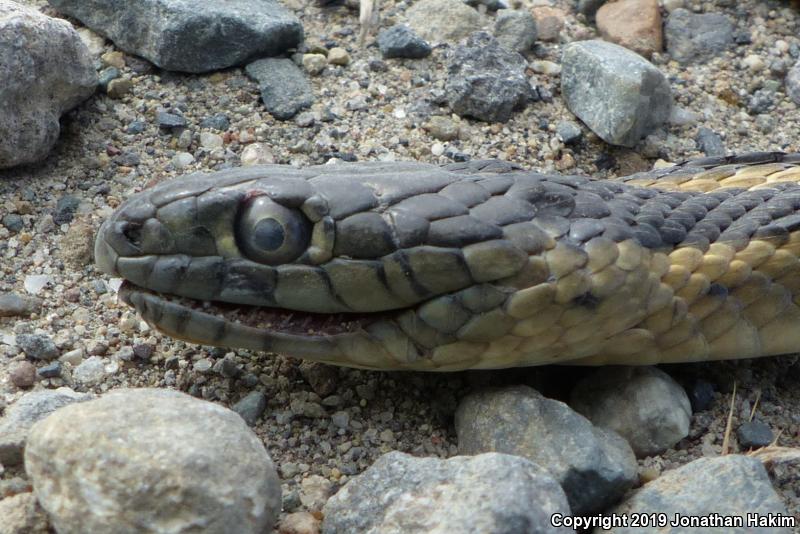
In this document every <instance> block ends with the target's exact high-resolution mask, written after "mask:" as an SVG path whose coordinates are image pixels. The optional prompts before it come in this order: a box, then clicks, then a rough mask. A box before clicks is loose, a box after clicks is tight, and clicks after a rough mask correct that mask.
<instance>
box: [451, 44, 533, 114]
mask: <svg viewBox="0 0 800 534" xmlns="http://www.w3.org/2000/svg"><path fill="white" fill-rule="evenodd" d="M527 65H528V63H527V61H525V58H524V57H522V56H521V55H520V54H518V53H517V52H512V51H511V50H508V49H506V48H503V47H502V46H500V43H498V42H497V40H496V39H495V38H494V37H492V36H491V35H489V34H488V33H486V32H476V33H474V34H472V35H471V36H470V37H469V39H467V42H466V44H464V45H459V46H457V47H455V49H454V50H453V52H452V54H451V55H450V58H449V64H448V67H447V71H448V72H447V82H446V83H445V96H446V98H447V103H448V104H449V105H450V108H451V109H452V110H453V111H454V112H455V113H457V114H459V115H461V116H468V117H474V118H476V119H480V120H482V121H487V122H505V121H507V120H508V119H510V118H511V112H512V111H514V110H515V109H519V108H521V107H524V106H525V104H527V103H528V101H529V100H531V99H532V97H533V88H532V87H531V84H530V82H529V81H528V77H527V76H526V75H525V68H526V67H527Z"/></svg>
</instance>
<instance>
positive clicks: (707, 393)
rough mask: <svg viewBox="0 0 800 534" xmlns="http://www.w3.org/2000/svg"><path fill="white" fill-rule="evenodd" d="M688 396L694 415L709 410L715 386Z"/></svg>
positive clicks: (699, 383)
mask: <svg viewBox="0 0 800 534" xmlns="http://www.w3.org/2000/svg"><path fill="white" fill-rule="evenodd" d="M709 155H710V154H709ZM687 394H688V396H689V402H690V403H691V404H692V412H694V413H697V412H704V411H706V410H708V409H709V408H711V404H712V403H713V402H714V386H713V385H712V384H711V382H708V381H706V380H702V379H698V380H695V381H694V383H693V384H692V385H691V387H690V388H689V390H688V391H687Z"/></svg>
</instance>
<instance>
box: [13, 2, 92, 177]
mask: <svg viewBox="0 0 800 534" xmlns="http://www.w3.org/2000/svg"><path fill="white" fill-rule="evenodd" d="M0 80H3V82H2V83H0V169H4V168H8V167H14V166H15V165H21V164H26V163H35V162H38V161H40V160H42V159H43V158H44V157H45V156H46V155H47V154H48V153H49V152H50V150H51V149H52V148H53V145H55V143H56V140H57V139H58V134H59V132H60V126H59V118H60V117H61V115H62V114H63V113H65V112H67V111H69V110H70V109H72V108H74V107H75V106H77V105H78V104H80V103H81V102H83V101H84V100H86V99H87V98H89V97H90V96H91V95H92V93H94V89H95V86H96V85H97V73H96V72H95V69H94V65H93V60H92V55H91V53H90V52H89V49H88V48H87V47H86V45H85V44H84V43H83V41H82V40H81V38H80V36H79V35H78V33H77V32H76V31H75V29H74V28H73V27H72V25H71V24H70V23H69V22H67V21H65V20H60V19H54V18H51V17H48V16H45V15H43V14H41V13H39V12H38V11H37V10H35V9H32V8H30V7H27V6H23V5H20V4H18V3H17V2H12V1H10V0H0Z"/></svg>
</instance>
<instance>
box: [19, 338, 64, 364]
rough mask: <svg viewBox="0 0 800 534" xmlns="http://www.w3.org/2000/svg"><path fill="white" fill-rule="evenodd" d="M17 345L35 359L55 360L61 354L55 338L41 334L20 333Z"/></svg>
mask: <svg viewBox="0 0 800 534" xmlns="http://www.w3.org/2000/svg"><path fill="white" fill-rule="evenodd" d="M17 346H19V348H21V349H22V350H23V351H25V354H26V355H27V356H28V357H29V358H33V359H34V360H45V361H49V360H55V359H56V358H58V356H59V355H60V354H61V352H60V351H59V350H58V347H56V344H55V343H53V340H52V339H50V338H49V337H47V336H45V335H41V334H18V335H17Z"/></svg>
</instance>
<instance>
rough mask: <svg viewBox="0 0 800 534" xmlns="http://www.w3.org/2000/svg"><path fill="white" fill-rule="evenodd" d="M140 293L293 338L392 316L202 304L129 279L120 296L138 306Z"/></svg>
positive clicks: (349, 328)
mask: <svg viewBox="0 0 800 534" xmlns="http://www.w3.org/2000/svg"><path fill="white" fill-rule="evenodd" d="M136 292H142V293H148V294H150V295H155V296H157V297H158V298H159V299H161V300H164V301H169V302H172V303H174V304H178V305H180V306H182V307H184V308H188V309H190V310H192V311H195V312H199V313H206V314H209V315H214V316H216V317H219V318H221V319H224V320H226V321H228V322H231V323H238V324H242V325H245V326H250V327H253V328H258V329H261V330H269V331H273V332H282V333H286V334H293V335H323V336H324V335H329V336H330V335H336V334H344V333H349V332H356V331H359V330H363V329H364V328H365V327H366V326H368V325H369V324H371V323H373V322H375V321H377V320H379V319H382V318H385V317H387V316H389V315H390V314H389V313H350V314H348V313H333V314H323V313H309V312H300V311H293V310H284V309H281V308H266V307H259V306H248V305H245V304H231V303H227V302H209V301H199V300H194V299H190V298H186V297H177V296H174V295H168V294H163V293H155V292H153V291H150V290H148V289H145V288H142V287H139V286H137V285H135V284H133V283H131V282H129V281H128V280H125V281H123V283H122V285H121V286H120V288H119V293H118V295H119V298H120V299H121V300H122V301H123V302H124V303H125V304H127V305H128V306H131V307H134V306H133V303H132V301H131V295H132V294H133V293H136Z"/></svg>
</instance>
